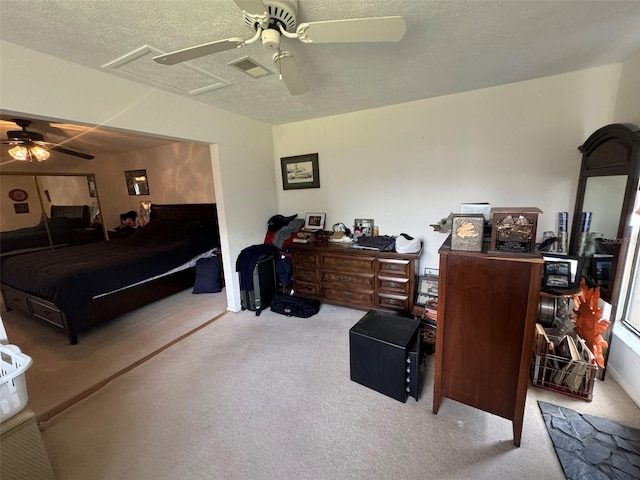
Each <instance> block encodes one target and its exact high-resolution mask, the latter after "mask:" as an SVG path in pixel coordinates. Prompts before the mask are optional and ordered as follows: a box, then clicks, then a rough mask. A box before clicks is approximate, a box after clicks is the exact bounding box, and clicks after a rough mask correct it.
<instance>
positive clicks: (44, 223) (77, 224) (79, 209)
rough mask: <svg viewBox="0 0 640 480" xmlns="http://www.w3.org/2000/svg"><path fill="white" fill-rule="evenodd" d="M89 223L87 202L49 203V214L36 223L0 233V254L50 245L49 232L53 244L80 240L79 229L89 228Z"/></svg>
mask: <svg viewBox="0 0 640 480" xmlns="http://www.w3.org/2000/svg"><path fill="white" fill-rule="evenodd" d="M90 223H91V220H90V208H89V206H88V205H51V216H50V217H48V218H46V220H45V219H44V218H43V219H42V220H40V223H38V224H37V225H35V226H33V227H24V228H18V229H16V230H10V231H6V232H1V233H0V253H7V252H12V251H16V250H23V249H31V248H41V247H49V246H50V245H51V243H50V242H49V235H50V236H51V242H53V244H54V245H61V244H66V243H79V241H81V237H80V236H79V235H78V232H79V231H81V230H83V229H86V228H88V227H89V226H90ZM47 230H48V233H47Z"/></svg>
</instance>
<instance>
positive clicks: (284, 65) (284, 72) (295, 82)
mask: <svg viewBox="0 0 640 480" xmlns="http://www.w3.org/2000/svg"><path fill="white" fill-rule="evenodd" d="M274 62H275V64H276V66H277V67H278V71H279V72H280V76H281V77H282V81H283V82H284V84H285V85H286V86H287V89H288V90H289V93H290V94H291V95H300V94H302V93H305V92H306V91H308V90H309V86H308V85H307V81H306V80H305V79H304V77H303V76H302V72H301V71H300V68H299V67H298V63H297V62H296V60H295V58H293V57H292V56H291V53H289V52H280V53H279V54H276V55H274Z"/></svg>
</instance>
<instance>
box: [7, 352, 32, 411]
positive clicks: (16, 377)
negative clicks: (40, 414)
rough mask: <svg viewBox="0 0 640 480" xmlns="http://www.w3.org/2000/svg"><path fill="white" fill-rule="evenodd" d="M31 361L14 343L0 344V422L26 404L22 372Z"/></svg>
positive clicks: (25, 390)
mask: <svg viewBox="0 0 640 480" xmlns="http://www.w3.org/2000/svg"><path fill="white" fill-rule="evenodd" d="M31 363H32V360H31V357H29V356H28V355H25V354H24V353H22V352H21V351H20V349H19V348H18V347H16V346H15V345H0V423H1V422H4V421H5V420H7V419H9V418H11V417H13V416H14V415H15V414H16V413H18V412H20V411H21V410H22V409H23V408H24V407H26V406H27V401H28V400H29V397H28V395H27V382H26V380H25V377H24V373H25V372H26V371H27V369H28V368H29V367H30V366H31Z"/></svg>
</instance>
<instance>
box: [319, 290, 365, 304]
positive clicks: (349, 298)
mask: <svg viewBox="0 0 640 480" xmlns="http://www.w3.org/2000/svg"><path fill="white" fill-rule="evenodd" d="M322 297H323V298H324V299H326V300H327V301H328V302H332V301H333V302H337V303H339V304H348V305H354V306H360V307H370V306H371V305H373V298H374V297H373V292H367V291H357V290H341V289H338V288H332V287H322Z"/></svg>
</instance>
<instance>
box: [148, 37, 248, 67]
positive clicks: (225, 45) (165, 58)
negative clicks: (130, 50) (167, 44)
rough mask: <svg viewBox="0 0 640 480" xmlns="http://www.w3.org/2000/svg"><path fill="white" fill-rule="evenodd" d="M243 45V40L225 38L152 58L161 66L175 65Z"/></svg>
mask: <svg viewBox="0 0 640 480" xmlns="http://www.w3.org/2000/svg"><path fill="white" fill-rule="evenodd" d="M243 45H244V40H243V39H242V38H227V39H225V40H218V41H217V42H210V43H203V44H202V45H196V46H195V47H189V48H183V49H182V50H176V51H175V52H170V53H164V54H162V55H158V56H155V57H153V60H154V61H156V62H157V63H161V64H162V65H175V64H176V63H182V62H186V61H188V60H193V59H194V58H199V57H204V56H205V55H211V54H212V53H218V52H224V51H225V50H232V49H234V48H238V47H241V46H243Z"/></svg>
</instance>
